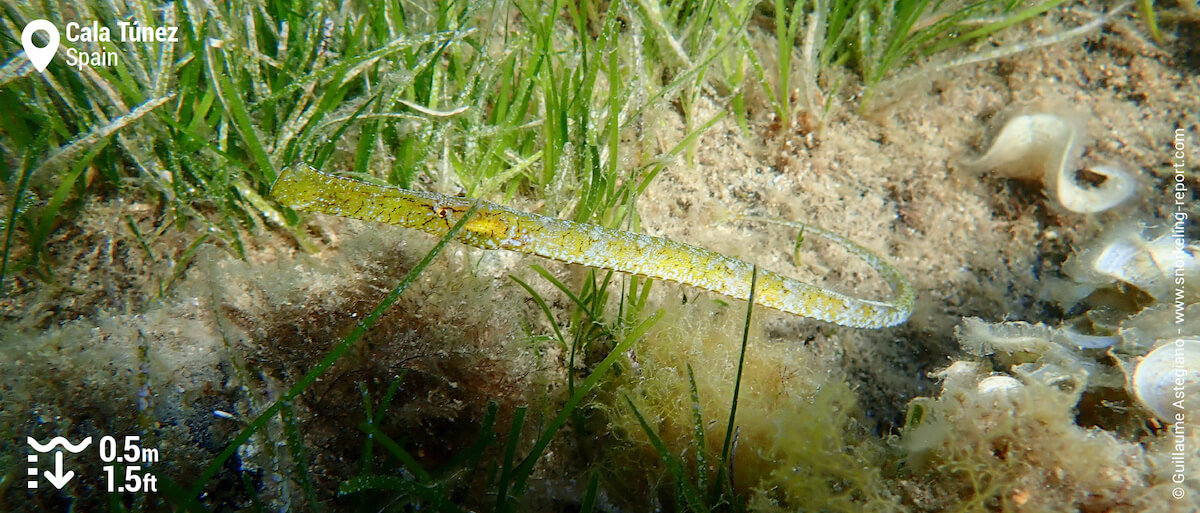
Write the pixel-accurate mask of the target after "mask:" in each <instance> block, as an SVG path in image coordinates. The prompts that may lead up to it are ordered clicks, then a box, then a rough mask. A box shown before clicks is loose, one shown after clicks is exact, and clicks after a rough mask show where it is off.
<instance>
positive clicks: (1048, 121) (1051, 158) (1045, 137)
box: [968, 112, 1137, 214]
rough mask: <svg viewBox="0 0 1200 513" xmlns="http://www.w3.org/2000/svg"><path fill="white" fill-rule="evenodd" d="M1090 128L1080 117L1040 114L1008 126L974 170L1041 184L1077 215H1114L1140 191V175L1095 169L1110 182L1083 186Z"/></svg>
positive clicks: (1108, 167) (1103, 167)
mask: <svg viewBox="0 0 1200 513" xmlns="http://www.w3.org/2000/svg"><path fill="white" fill-rule="evenodd" d="M1087 141H1088V135H1087V125H1086V123H1084V122H1083V121H1082V120H1081V119H1078V116H1072V115H1068V114H1066V113H1063V114H1059V113H1054V112H1036V113H1031V114H1022V115H1020V116H1015V117H1013V118H1011V119H1009V120H1008V122H1007V123H1005V125H1004V128H1002V129H1001V130H1000V133H999V134H998V135H997V136H996V138H995V140H994V141H993V142H992V145H991V147H990V148H989V149H988V150H987V152H986V153H984V154H983V156H981V157H979V158H978V159H976V160H975V161H973V162H970V163H968V165H969V166H971V167H975V168H987V169H995V170H997V171H999V172H1001V173H1004V174H1006V175H1008V176H1012V177H1014V178H1023V179H1029V180H1036V179H1041V180H1042V182H1043V184H1045V186H1046V189H1047V191H1048V192H1049V195H1050V196H1051V197H1053V198H1054V199H1055V200H1056V201H1058V203H1059V204H1060V205H1062V206H1063V207H1064V208H1066V209H1067V210H1070V211H1072V212H1079V213H1082V214H1090V213H1095V212H1102V211H1104V210H1108V209H1110V208H1112V207H1115V206H1117V205H1118V204H1120V203H1122V202H1124V201H1125V200H1128V199H1129V198H1130V197H1132V196H1133V195H1134V193H1136V192H1137V179H1136V178H1135V176H1134V175H1133V174H1132V173H1131V172H1129V171H1127V170H1125V169H1124V168H1121V167H1119V166H1116V165H1111V164H1106V165H1098V166H1093V167H1091V168H1090V169H1089V170H1090V171H1091V172H1093V173H1096V174H1098V175H1101V176H1103V177H1104V178H1105V180H1104V182H1102V183H1101V184H1100V185H1098V186H1096V187H1091V186H1084V185H1080V184H1079V181H1078V180H1077V179H1076V177H1075V172H1076V171H1078V169H1079V168H1078V161H1079V158H1080V156H1081V155H1082V154H1083V149H1084V146H1086V145H1087Z"/></svg>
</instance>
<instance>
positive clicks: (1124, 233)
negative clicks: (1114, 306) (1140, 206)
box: [1067, 225, 1198, 300]
mask: <svg viewBox="0 0 1200 513" xmlns="http://www.w3.org/2000/svg"><path fill="white" fill-rule="evenodd" d="M1189 249H1190V248H1189ZM1090 255H1094V256H1090ZM1090 255H1089V258H1090V264H1084V265H1085V266H1087V267H1090V268H1085V269H1078V266H1079V264H1075V263H1068V264H1067V271H1068V274H1072V275H1079V276H1080V277H1083V278H1086V276H1087V275H1088V274H1091V275H1094V276H1102V277H1105V278H1107V279H1116V280H1119V281H1122V282H1125V283H1128V284H1130V285H1133V286H1135V287H1137V288H1139V289H1141V290H1142V291H1143V292H1145V293H1147V294H1149V295H1150V296H1151V297H1153V298H1154V299H1158V300H1163V299H1168V298H1169V297H1170V295H1171V293H1172V292H1173V291H1174V285H1173V280H1172V276H1173V274H1174V273H1175V272H1179V273H1182V274H1183V276H1187V277H1191V276H1193V275H1195V274H1196V272H1197V267H1198V266H1197V261H1196V257H1195V255H1193V254H1192V253H1191V252H1190V251H1188V250H1185V251H1176V248H1175V241H1174V239H1173V238H1172V237H1171V233H1170V232H1169V231H1163V232H1160V233H1159V234H1158V235H1149V234H1148V233H1146V230H1143V229H1140V228H1138V227H1136V226H1133V225H1130V226H1125V227H1122V228H1120V229H1117V230H1115V231H1114V233H1113V235H1112V236H1110V237H1107V238H1106V239H1105V241H1104V242H1103V244H1102V245H1101V246H1099V247H1098V249H1097V250H1095V252H1094V253H1090ZM1176 265H1178V266H1179V268H1178V270H1177V269H1176V268H1175V266H1176Z"/></svg>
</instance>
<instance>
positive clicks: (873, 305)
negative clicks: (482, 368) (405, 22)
mask: <svg viewBox="0 0 1200 513" xmlns="http://www.w3.org/2000/svg"><path fill="white" fill-rule="evenodd" d="M271 195H272V196H274V197H275V199H276V200H278V201H279V202H280V203H282V204H284V205H287V206H289V207H291V208H293V209H295V210H303V211H310V212H320V213H324V214H331V215H336V216H342V217H349V218H354V219H360V220H364V221H375V222H380V223H388V224H393V225H397V226H403V227H406V228H413V229H417V230H421V231H423V232H426V233H429V234H431V235H435V236H442V235H445V234H446V233H447V232H448V231H449V230H450V227H451V226H453V225H454V224H455V223H457V222H458V221H459V220H460V219H461V217H462V216H463V215H465V214H466V213H467V211H468V210H469V209H470V208H471V205H472V204H473V202H475V201H478V204H479V205H478V208H477V209H476V211H475V214H474V215H473V216H472V218H471V219H469V220H468V221H467V223H466V225H464V227H463V229H462V230H461V231H460V232H459V233H458V235H457V236H456V238H457V240H458V241H459V242H462V243H464V244H467V245H470V246H475V247H477V248H482V249H507V250H509V251H517V252H521V253H527V254H531V255H537V256H540V257H544V258H549V259H553V260H558V261H562V262H567V263H571V264H581V265H586V266H589V267H598V268H603V269H612V270H615V271H620V272H624V273H630V274H636V275H641V276H646V277H650V278H655V279H663V280H669V281H674V282H677V283H682V284H684V285H690V286H693V287H699V288H702V289H705V290H709V291H712V292H716V293H718V294H723V295H726V296H729V297H733V298H737V299H741V300H743V301H745V300H748V298H749V297H750V278H751V273H753V272H754V267H753V266H752V265H751V264H749V263H747V262H744V261H742V260H739V259H736V258H732V257H729V256H726V255H723V254H721V253H717V252H714V251H710V250H707V249H704V248H700V247H696V246H691V245H688V244H683V243H681V242H676V241H672V240H669V239H664V238H660V237H652V236H649V235H643V234H639V233H632V232H627V231H620V230H613V229H609V228H605V227H602V226H598V225H593V224H587V223H579V222H574V221H568V220H564V219H555V218H552V217H546V216H541V215H537V214H532V213H528V212H520V211H516V210H512V209H509V208H506V207H503V206H500V205H496V204H493V203H489V202H486V201H482V200H471V199H467V198H457V197H452V196H445V195H442V194H436V193H431V192H420V191H411V190H407V189H400V188H396V187H385V186H380V185H374V184H369V183H365V182H360V181H358V180H352V179H349V178H343V177H338V176H334V175H330V174H327V173H323V172H321V171H318V170H316V169H313V168H312V167H311V166H308V165H307V164H296V165H293V166H291V167H289V168H286V169H284V170H283V172H282V173H280V175H279V178H277V179H276V180H275V183H274V184H273V185H272V186H271ZM742 219H748V220H756V221H765V222H771V223H776V224H782V225H785V226H790V227H793V228H798V229H801V228H802V229H804V230H805V232H804V233H806V234H807V233H815V234H817V235H820V236H823V237H825V238H827V239H829V240H831V241H833V242H834V243H836V244H838V245H841V246H842V247H844V248H846V250H848V251H849V252H850V253H852V254H854V255H855V256H857V257H859V258H861V259H863V260H864V261H865V262H866V263H867V264H869V265H870V266H871V267H872V268H874V269H875V270H876V271H877V272H879V274H880V275H881V276H883V278H884V280H886V281H887V283H888V285H889V286H890V287H891V289H892V294H893V298H892V299H891V300H890V301H872V300H868V299H860V298H857V297H853V296H849V295H846V294H842V293H840V292H837V291H833V290H829V289H825V288H822V287H818V286H816V285H812V284H809V283H804V282H802V281H799V280H795V279H792V278H788V277H786V276H783V275H780V274H778V273H775V272H772V271H768V270H759V271H758V281H757V285H756V286H755V297H754V300H755V303H756V304H758V305H761V306H766V307H769V308H774V309H776V310H780V311H784V312H788V313H792V314H796V315H801V316H805V317H811V318H814V319H820V320H823V321H828V322H832V323H835V324H840V325H842V326H850V327H855V328H884V327H888V326H895V325H898V324H901V323H903V322H904V321H906V320H907V319H908V317H909V315H911V314H912V308H913V302H914V294H913V289H912V285H911V284H910V283H909V281H908V279H906V278H905V277H904V275H902V274H901V273H900V272H899V271H898V270H896V268H895V267H893V266H891V265H890V264H888V263H887V262H885V261H883V259H881V258H879V257H878V256H876V255H875V254H874V253H872V252H871V251H869V250H867V249H866V248H864V247H862V246H859V245H858V244H855V243H853V242H851V241H849V240H847V239H845V238H844V237H841V236H840V235H837V234H834V233H831V232H829V231H826V230H823V229H820V228H816V227H813V226H806V225H803V224H801V223H795V222H790V221H783V220H778V219H767V218H750V217H743V218H742Z"/></svg>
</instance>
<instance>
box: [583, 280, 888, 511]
mask: <svg viewBox="0 0 1200 513" xmlns="http://www.w3.org/2000/svg"><path fill="white" fill-rule="evenodd" d="M742 305H744V304H742ZM739 306H741V305H739ZM674 314H675V315H668V316H667V317H666V318H665V319H673V320H672V321H666V320H664V321H663V322H660V323H659V324H658V325H657V326H656V327H655V328H654V329H652V330H651V331H650V332H649V333H648V334H647V335H646V337H645V339H644V340H643V341H642V343H640V344H639V345H638V346H637V347H636V355H634V358H635V360H634V361H635V362H636V366H635V367H634V368H633V369H632V370H631V371H630V372H625V373H622V374H621V376H620V377H618V378H616V379H615V380H614V381H613V382H612V383H611V385H612V386H611V387H609V388H608V389H607V390H606V392H605V393H604V394H603V397H602V398H601V399H600V400H599V402H600V404H598V407H599V408H600V409H601V410H603V411H604V412H605V413H606V417H607V419H608V422H609V425H610V427H611V430H612V432H613V434H614V436H617V437H618V438H619V439H620V440H621V441H622V442H623V443H621V444H619V448H618V449H616V450H613V451H610V453H609V454H608V455H607V458H608V459H609V461H608V462H607V464H606V465H605V466H606V467H607V468H612V469H613V471H612V474H613V475H614V478H615V479H619V480H620V486H613V487H611V489H613V490H617V491H621V492H624V495H623V496H622V497H620V498H621V499H622V500H625V501H637V500H644V499H642V498H644V497H647V496H653V497H657V500H658V501H659V502H660V503H666V504H671V503H672V502H684V497H681V496H682V495H684V494H685V491H681V490H683V488H687V487H692V488H693V489H699V491H700V492H701V493H702V494H704V495H705V496H713V495H714V494H711V493H710V492H711V491H712V489H713V488H717V487H720V486H721V483H718V482H716V481H717V478H718V476H719V475H720V473H719V466H720V461H721V454H722V448H723V443H724V440H725V434H726V428H727V425H728V424H727V422H728V419H729V410H730V405H731V402H732V396H733V387H734V382H735V379H736V374H737V366H738V358H739V353H740V350H741V343H742V332H743V329H744V321H745V310H744V309H743V308H739V307H738V306H734V307H725V306H719V305H711V304H708V303H703V302H699V303H693V304H690V305H684V306H681V307H678V308H677V309H676V310H675V312H674ZM749 333H750V335H749V343H748V346H747V350H746V354H745V367H744V373H743V376H742V381H741V392H740V395H739V398H738V404H737V416H736V422H735V441H734V442H733V443H732V448H731V452H730V454H731V456H730V458H729V459H730V461H731V465H730V468H731V469H732V470H731V472H732V476H733V479H732V480H733V487H732V490H733V491H734V492H736V493H737V494H739V495H740V496H742V497H747V498H748V503H747V504H746V505H747V506H749V509H751V510H755V511H791V510H798V509H799V510H808V511H846V512H850V511H854V512H863V511H895V510H896V509H897V508H899V507H900V504H899V499H898V498H897V497H896V496H894V495H893V494H892V493H891V492H890V491H889V489H888V487H887V484H886V482H885V480H884V476H883V470H882V469H884V468H885V464H884V462H885V461H886V460H887V458H886V456H887V455H888V454H887V453H888V451H889V447H888V446H887V444H886V443H885V441H884V440H883V439H881V438H878V437H876V436H875V435H873V434H872V433H870V432H869V430H867V429H866V428H865V427H864V426H863V425H861V424H860V423H859V421H858V419H857V416H858V415H859V414H860V409H859V407H858V401H857V395H856V394H855V392H854V391H853V390H852V389H851V387H850V386H849V385H848V384H847V382H846V381H845V379H844V378H843V377H842V376H841V374H840V372H839V371H837V370H836V356H835V355H832V354H831V355H824V354H821V352H820V351H818V350H814V349H813V348H810V347H804V346H802V345H799V344H795V343H794V342H791V341H771V340H769V339H767V337H765V336H764V335H763V329H762V323H761V322H757V321H756V322H752V323H751V326H750V330H749ZM689 374H690V376H689ZM693 380H694V381H693ZM693 383H694V384H693ZM626 398H628V400H627V399H626ZM634 408H636V412H635V411H634ZM639 416H640V417H641V418H642V419H644V420H645V422H646V424H647V426H648V427H649V430H650V431H651V432H652V433H653V436H654V437H656V438H658V439H659V440H661V443H662V444H663V445H664V446H665V453H666V454H669V455H673V456H674V457H675V458H677V460H676V461H680V462H682V463H683V466H684V467H685V472H684V473H685V475H686V477H685V478H684V481H687V482H685V483H679V482H678V480H676V479H674V478H671V477H665V478H660V477H659V476H670V475H671V474H670V473H669V469H668V466H669V465H666V464H665V463H664V461H663V457H662V455H663V453H662V452H660V450H659V449H656V448H655V447H654V441H653V440H652V438H651V435H650V434H649V433H648V432H647V429H646V428H645V427H643V426H642V424H641V422H640V421H639ZM726 475H727V474H726ZM630 476H646V477H645V478H644V480H643V481H636V480H635V479H633V478H631V477H630ZM706 487H707V489H706ZM726 492H728V490H726ZM673 495H674V497H673ZM715 495H719V494H715ZM725 496H728V494H727V493H726V495H725ZM691 506H693V507H694V506H695V505H694V504H693V505H691ZM709 506H711V504H710V505H709Z"/></svg>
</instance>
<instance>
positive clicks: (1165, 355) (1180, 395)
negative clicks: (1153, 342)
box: [1130, 338, 1200, 423]
mask: <svg viewBox="0 0 1200 513" xmlns="http://www.w3.org/2000/svg"><path fill="white" fill-rule="evenodd" d="M1130 387H1131V388H1132V390H1131V392H1132V393H1133V395H1134V397H1136V398H1137V399H1138V401H1140V402H1141V403H1142V405H1143V406H1145V407H1146V409H1148V410H1150V411H1152V412H1154V414H1155V415H1156V416H1158V418H1159V419H1162V420H1163V421H1165V422H1169V423H1173V422H1176V421H1179V420H1183V421H1187V422H1190V423H1197V422H1200V418H1198V416H1200V339H1186V338H1180V339H1177V340H1171V341H1168V342H1167V343H1165V344H1163V345H1160V346H1158V347H1157V348H1155V349H1154V350H1153V351H1150V353H1149V354H1147V355H1146V356H1145V357H1144V358H1142V361H1140V362H1138V364H1137V368H1135V369H1134V371H1133V380H1132V382H1131V383H1130Z"/></svg>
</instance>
